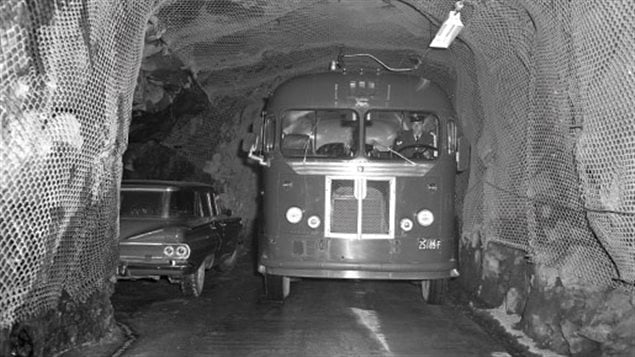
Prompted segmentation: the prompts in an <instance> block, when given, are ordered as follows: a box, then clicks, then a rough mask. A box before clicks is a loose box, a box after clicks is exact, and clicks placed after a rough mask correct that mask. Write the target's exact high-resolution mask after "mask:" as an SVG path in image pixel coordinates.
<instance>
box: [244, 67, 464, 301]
mask: <svg viewBox="0 0 635 357" xmlns="http://www.w3.org/2000/svg"><path fill="white" fill-rule="evenodd" d="M368 56H369V57H371V58H373V59H376V58H375V57H372V56H370V55H368ZM377 62H378V63H379V64H381V65H382V66H383V67H384V68H381V69H380V68H374V69H373V70H368V69H366V70H364V69H357V70H351V69H350V68H348V69H344V68H342V66H341V65H338V63H337V62H333V63H332V64H331V71H328V72H324V73H318V74H307V75H302V76H298V77H296V78H292V79H290V80H287V81H286V82H284V83H283V84H281V85H279V86H278V87H277V88H276V89H275V90H274V91H273V93H272V94H271V95H270V96H269V98H268V99H267V101H266V105H265V108H264V110H263V112H262V115H261V117H260V118H258V119H257V120H256V121H255V122H254V125H253V133H250V135H248V137H247V139H246V140H245V142H244V144H243V145H244V149H245V150H247V151H248V152H249V157H250V158H251V159H253V160H255V161H257V162H259V163H260V165H261V166H262V168H263V172H262V184H263V187H262V193H263V198H262V217H261V218H262V223H263V224H262V226H261V228H260V232H259V237H258V240H259V242H258V244H259V252H258V271H259V272H260V273H261V274H263V275H264V282H265V284H264V285H265V294H266V296H267V298H270V299H275V300H284V299H285V298H286V297H287V295H288V294H289V291H290V285H291V281H296V280H299V279H295V278H333V279H400V280H412V281H417V282H418V283H419V282H420V285H421V293H422V295H423V298H424V299H425V300H426V301H428V302H429V303H432V304H434V303H441V302H442V301H443V295H444V293H445V290H446V289H447V281H448V279H449V278H451V277H456V276H458V270H457V237H456V232H455V223H454V222H455V219H454V181H455V175H456V173H457V170H458V171H461V170H464V169H465V168H466V166H467V163H468V159H469V158H468V145H467V144H466V141H465V140H464V139H463V138H462V136H461V135H460V130H459V129H458V127H457V121H456V115H455V112H454V110H453V107H452V105H451V103H450V101H449V99H448V97H447V95H446V94H445V93H444V92H443V91H442V90H441V88H440V87H439V86H438V85H437V84H435V83H433V82H432V81H430V80H427V79H425V78H421V77H419V76H415V75H412V74H405V73H395V71H391V69H390V68H389V67H387V66H385V65H384V64H383V63H382V62H381V61H379V60H377ZM378 67H379V66H378ZM424 121H425V131H426V132H425V135H426V140H425V141H422V140H419V141H417V140H415V139H412V138H410V139H408V137H407V135H411V134H412V131H411V130H412V126H421V125H419V124H415V123H416V122H422V124H423V122H424ZM409 140H410V141H409ZM404 144H406V145H404Z"/></svg>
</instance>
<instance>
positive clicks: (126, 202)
mask: <svg viewBox="0 0 635 357" xmlns="http://www.w3.org/2000/svg"><path fill="white" fill-rule="evenodd" d="M163 195H164V192H163V191H133V190H122V191H121V209H120V211H119V212H120V215H121V216H122V217H160V216H162V215H163Z"/></svg>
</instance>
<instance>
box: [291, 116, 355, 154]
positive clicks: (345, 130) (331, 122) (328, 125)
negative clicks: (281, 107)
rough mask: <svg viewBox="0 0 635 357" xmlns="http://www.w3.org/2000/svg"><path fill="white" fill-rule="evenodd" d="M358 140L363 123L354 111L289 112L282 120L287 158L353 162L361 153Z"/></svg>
mask: <svg viewBox="0 0 635 357" xmlns="http://www.w3.org/2000/svg"><path fill="white" fill-rule="evenodd" d="M358 138H359V120H357V114H356V113H355V112H354V111H352V110H343V109H331V110H288V111H286V112H285V113H284V114H283V117H282V133H281V138H280V139H281V151H282V154H283V155H284V156H286V157H293V158H340V159H349V158H352V157H354V156H355V155H356V154H357V145H356V144H355V143H356V142H357V139H358Z"/></svg>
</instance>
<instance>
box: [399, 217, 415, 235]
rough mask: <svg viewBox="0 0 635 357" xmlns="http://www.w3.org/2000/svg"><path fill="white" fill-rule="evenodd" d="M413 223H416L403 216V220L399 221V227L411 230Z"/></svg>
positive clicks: (407, 230)
mask: <svg viewBox="0 0 635 357" xmlns="http://www.w3.org/2000/svg"><path fill="white" fill-rule="evenodd" d="M413 225H414V223H413V222H412V220H411V219H409V218H402V219H401V221H399V227H401V229H402V230H404V231H406V232H410V231H411V230H412V226H413Z"/></svg>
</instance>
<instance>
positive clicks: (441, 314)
mask: <svg viewBox="0 0 635 357" xmlns="http://www.w3.org/2000/svg"><path fill="white" fill-rule="evenodd" d="M451 300H455V299H451ZM112 303H113V306H114V309H115V318H116V320H117V321H118V322H119V323H120V324H121V325H122V327H123V330H124V331H127V336H123V337H122V338H119V340H120V341H119V343H118V346H115V347H116V348H115V349H113V346H112V345H113V344H115V343H116V341H115V340H117V339H116V338H115V339H113V340H112V341H110V344H111V346H110V347H111V349H110V351H109V352H107V353H106V352H105V350H107V347H108V346H105V344H104V343H102V346H101V350H100V349H99V348H100V346H90V347H85V348H84V350H81V349H80V350H75V351H69V352H67V353H65V354H62V356H63V357H74V356H80V355H110V356H129V357H142V356H495V357H500V356H527V355H528V354H525V353H522V352H519V351H518V350H517V349H514V348H513V347H510V346H512V345H511V344H510V343H507V342H506V340H505V336H501V335H500V334H499V333H497V332H495V331H493V330H492V329H488V328H487V326H485V325H483V324H482V321H481V323H480V324H479V323H476V322H475V321H474V320H473V319H471V318H470V314H469V313H466V311H467V310H468V309H466V308H465V307H462V306H459V305H457V304H455V303H449V304H447V305H444V306H431V305H426V304H425V303H424V301H423V300H422V298H421V297H420V294H419V287H418V286H416V285H414V284H412V283H409V282H395V281H393V282H391V281H352V280H320V279H303V280H300V281H295V282H293V283H292V287H291V295H290V296H289V298H288V299H287V300H286V302H285V303H284V304H280V303H275V302H270V301H268V300H265V299H264V298H263V296H262V279H261V277H260V276H259V275H258V274H257V273H255V269H254V264H253V261H252V259H251V257H250V254H247V253H245V254H244V255H243V256H242V257H241V260H240V262H239V264H238V266H236V268H234V269H233V270H232V271H230V272H224V273H221V272H211V273H209V272H208V274H207V276H206V281H205V288H204V291H203V293H202V295H201V296H200V297H199V298H187V297H184V296H183V295H182V294H181V292H180V290H179V286H178V285H176V284H170V283H169V282H168V281H167V280H164V279H162V280H160V281H152V280H138V281H120V282H118V283H117V285H116V288H115V294H114V295H113V297H112ZM91 351H92V352H91ZM95 351H100V352H95ZM113 351H114V352H113Z"/></svg>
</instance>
